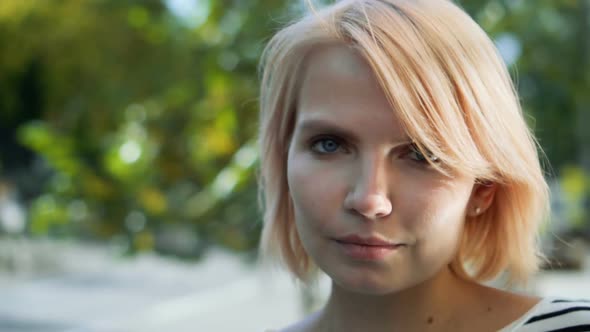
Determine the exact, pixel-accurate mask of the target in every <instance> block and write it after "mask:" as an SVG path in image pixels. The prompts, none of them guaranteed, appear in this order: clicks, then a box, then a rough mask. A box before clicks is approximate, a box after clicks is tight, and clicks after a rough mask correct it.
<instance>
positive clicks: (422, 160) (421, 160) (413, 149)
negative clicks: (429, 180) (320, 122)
mask: <svg viewBox="0 0 590 332" xmlns="http://www.w3.org/2000/svg"><path fill="white" fill-rule="evenodd" d="M325 141H332V142H335V143H336V144H337V145H338V148H342V146H343V145H345V143H344V142H343V141H342V140H341V139H340V138H338V137H334V136H320V137H316V138H314V139H312V141H311V144H310V150H311V151H312V152H313V153H315V154H317V155H320V156H327V155H331V154H334V153H335V152H336V151H334V152H321V151H318V150H317V149H316V146H317V145H318V144H320V143H322V142H325ZM410 154H415V155H416V158H409V159H410V160H412V161H414V162H416V163H418V164H421V165H428V164H429V163H428V161H427V160H426V159H427V158H428V159H430V160H431V161H432V162H433V163H438V162H439V158H438V157H436V156H434V155H433V154H432V153H427V154H428V156H425V155H423V154H422V152H420V149H418V146H417V145H416V144H415V143H411V144H408V145H407V146H406V148H405V150H404V151H403V152H402V153H401V155H402V156H404V157H405V156H408V155H410Z"/></svg>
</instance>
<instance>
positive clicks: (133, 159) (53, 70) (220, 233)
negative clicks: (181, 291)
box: [0, 0, 590, 257]
mask: <svg viewBox="0 0 590 332" xmlns="http://www.w3.org/2000/svg"><path fill="white" fill-rule="evenodd" d="M303 2H304V1H294V2H293V1H276V0H233V1H232V0H221V1H220V0H215V1H213V0H194V1H193V0H186V1H184V2H182V1H164V0H162V1H157V0H149V1H147V0H146V1H139V0H82V1H81V0H61V1H59V2H58V1H39V0H4V1H2V2H0V45H1V52H0V131H1V132H3V133H2V134H0V142H1V145H2V148H0V172H2V173H0V176H2V175H3V176H4V177H7V176H9V175H10V167H18V168H21V169H25V170H28V169H29V168H32V167H33V166H31V165H32V164H31V163H29V162H25V161H24V160H25V159H22V160H23V161H22V162H21V163H20V164H19V163H18V160H19V158H15V156H17V155H18V151H20V150H19V149H21V148H19V145H20V146H24V147H26V148H27V149H29V150H31V151H33V152H34V154H35V156H36V157H34V158H33V159H34V160H40V161H41V167H42V168H44V169H46V170H47V172H46V173H47V174H48V175H47V176H45V177H40V176H39V177H38V178H35V175H34V174H36V173H34V172H32V171H31V177H32V178H33V181H35V183H36V185H37V186H39V188H40V194H38V195H34V197H32V199H31V200H30V202H29V213H28V219H29V223H28V226H27V232H28V233H30V234H33V235H36V234H42V235H46V234H50V235H53V236H62V237H82V238H87V239H111V240H112V241H115V242H117V243H120V244H122V245H123V246H124V247H125V248H126V249H127V250H128V251H129V252H133V251H136V250H144V249H156V250H159V251H160V252H168V253H173V254H176V255H184V256H191V257H192V256H198V255H200V254H201V253H202V252H203V250H204V249H206V248H207V247H209V246H210V245H212V244H221V245H223V246H226V247H229V248H232V249H235V250H250V249H253V248H255V247H256V245H257V241H258V234H259V231H260V227H261V223H260V215H259V212H258V208H257V195H256V178H255V172H254V170H255V167H256V160H257V152H256V147H255V136H256V128H257V106H258V105H257V100H256V97H257V89H258V88H257V85H258V80H257V74H256V66H257V62H258V58H259V55H260V52H261V50H262V48H263V46H264V43H265V41H266V40H267V39H268V38H269V37H270V35H271V34H272V33H273V32H274V31H276V29H277V27H279V26H280V25H282V24H284V23H285V22H287V21H288V19H290V18H292V17H293V16H294V14H295V13H296V12H298V11H299V10H301V8H303ZM459 2H460V3H461V5H462V6H464V8H465V9H466V10H467V11H468V12H469V13H470V14H471V15H472V16H473V17H474V18H475V19H476V20H477V21H478V22H479V23H480V24H481V25H482V26H483V28H484V29H485V30H486V31H488V33H490V35H491V36H492V37H493V38H495V39H496V41H497V42H498V43H499V45H503V47H502V48H504V49H505V50H506V52H508V53H507V54H508V58H507V62H509V63H510V61H512V60H514V64H512V65H511V71H512V72H513V73H514V74H515V79H516V80H517V82H518V88H519V91H520V93H521V96H522V99H523V104H524V105H525V111H526V112H527V113H528V114H530V115H531V116H532V117H531V121H532V122H531V124H532V125H533V127H534V128H535V131H536V133H537V135H538V137H539V139H540V142H541V144H542V145H543V147H544V148H545V151H546V152H547V154H548V156H549V159H550V160H551V163H552V164H553V166H554V167H555V168H556V169H557V170H559V169H560V168H561V167H562V166H563V165H569V164H577V165H581V166H580V167H581V168H580V169H581V170H582V174H589V170H590V152H589V149H590V139H589V134H588V133H589V132H590V131H588V130H587V127H586V126H587V125H588V124H590V116H589V115H588V113H589V112H590V110H589V108H590V99H589V98H590V97H589V96H590V93H589V92H588V87H589V86H590V84H589V83H590V65H589V60H588V58H589V54H590V52H589V49H590V46H589V41H588V38H590V37H589V36H590V29H589V28H588V22H587V21H588V19H589V18H588V16H589V15H590V14H589V11H588V1H585V0H579V1H576V0H568V1H559V2H556V1H552V0H539V1H525V0H510V1H509V0H504V1H499V0H496V1H493V0H489V1H483V0H479V1H478V0H463V1H459ZM182 3H184V4H187V3H188V4H192V5H193V6H192V7H190V8H189V7H187V8H188V9H187V8H184V9H183V8H181V9H176V10H171V8H173V9H174V8H177V7H175V6H174V4H182ZM584 6H585V7H584ZM189 9H190V10H189ZM511 59H512V60H511ZM533 118H534V119H535V120H534V121H533V120H532V119H533ZM11 144H12V145H11ZM38 164H39V162H37V163H36V165H37V166H35V167H37V168H38V167H39V166H38ZM2 165H4V166H2ZM2 167H3V168H2ZM29 180H30V179H29ZM586 191H588V190H586ZM587 194H588V193H587V192H586V195H587Z"/></svg>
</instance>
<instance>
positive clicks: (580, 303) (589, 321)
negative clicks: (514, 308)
mask: <svg viewBox="0 0 590 332" xmlns="http://www.w3.org/2000/svg"><path fill="white" fill-rule="evenodd" d="M510 331H513V332H590V301H586V300H566V299H543V300H542V301H541V302H540V303H539V304H538V305H537V306H536V307H535V308H534V310H533V311H531V312H529V313H528V314H527V315H526V317H524V320H523V323H522V324H518V325H517V326H515V327H514V329H511V330H510Z"/></svg>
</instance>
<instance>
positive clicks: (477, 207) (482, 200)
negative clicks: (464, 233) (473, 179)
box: [466, 182, 498, 218]
mask: <svg viewBox="0 0 590 332" xmlns="http://www.w3.org/2000/svg"><path fill="white" fill-rule="evenodd" d="M497 189H498V185H497V184H496V183H493V182H483V183H479V182H478V183H476V184H475V185H474V186H473V190H472V191H471V199H470V200H469V205H467V213H466V214H467V216H468V217H472V218H473V217H477V216H479V215H481V214H482V213H484V212H485V211H486V210H487V209H488V208H489V207H490V206H491V205H492V203H493V202H494V197H495V195H496V190H497Z"/></svg>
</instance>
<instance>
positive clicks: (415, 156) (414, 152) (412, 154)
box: [407, 144, 439, 163]
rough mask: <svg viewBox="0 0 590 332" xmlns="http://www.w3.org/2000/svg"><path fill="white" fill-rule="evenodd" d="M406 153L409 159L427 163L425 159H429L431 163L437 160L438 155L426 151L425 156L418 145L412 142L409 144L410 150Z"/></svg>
mask: <svg viewBox="0 0 590 332" xmlns="http://www.w3.org/2000/svg"><path fill="white" fill-rule="evenodd" d="M407 155H408V157H409V158H410V159H412V160H414V161H416V162H419V163H428V160H427V159H429V160H430V161H431V162H433V163H437V162H439V159H438V157H436V156H435V155H433V154H432V153H430V152H427V156H425V155H424V154H423V153H422V152H420V150H419V149H418V147H417V146H416V145H414V144H412V145H411V146H410V150H409V151H408V154H407Z"/></svg>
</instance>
